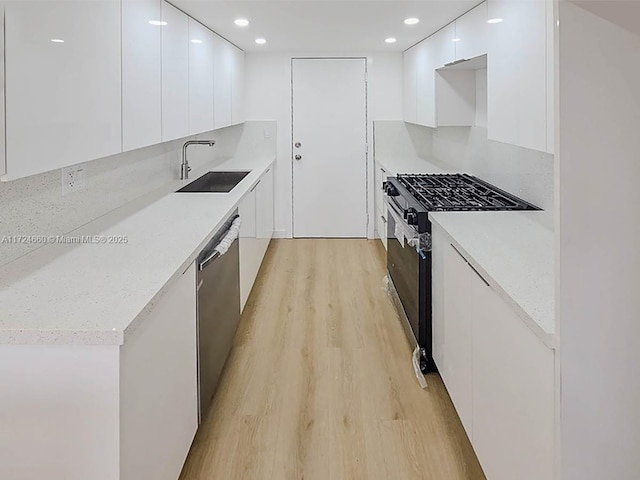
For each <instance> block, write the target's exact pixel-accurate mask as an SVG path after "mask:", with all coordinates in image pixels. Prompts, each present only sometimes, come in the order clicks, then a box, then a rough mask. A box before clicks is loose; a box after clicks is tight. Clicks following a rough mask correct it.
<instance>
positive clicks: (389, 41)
mask: <svg viewBox="0 0 640 480" xmlns="http://www.w3.org/2000/svg"><path fill="white" fill-rule="evenodd" d="M384 41H385V42H386V43H396V39H395V38H393V37H389V38H385V39H384Z"/></svg>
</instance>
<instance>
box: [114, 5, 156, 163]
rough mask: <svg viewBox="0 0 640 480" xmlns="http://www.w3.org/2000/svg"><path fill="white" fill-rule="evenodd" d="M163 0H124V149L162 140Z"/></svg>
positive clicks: (131, 148) (152, 143) (144, 145)
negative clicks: (161, 0)
mask: <svg viewBox="0 0 640 480" xmlns="http://www.w3.org/2000/svg"><path fill="white" fill-rule="evenodd" d="M161 21H162V11H161V2H160V0H122V149H123V150H124V151H127V150H133V149H136V148H140V147H146V146H148V145H154V144H157V143H160V142H161V141H162V112H161V104H162V28H163V27H162V25H161Z"/></svg>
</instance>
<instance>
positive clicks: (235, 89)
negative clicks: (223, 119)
mask: <svg viewBox="0 0 640 480" xmlns="http://www.w3.org/2000/svg"><path fill="white" fill-rule="evenodd" d="M231 61H232V67H231V123H232V125H237V124H239V123H243V122H244V117H245V114H244V52H243V51H242V50H240V49H239V48H237V47H235V46H234V45H231Z"/></svg>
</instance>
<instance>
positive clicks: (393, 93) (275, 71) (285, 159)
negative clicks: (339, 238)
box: [245, 53, 402, 237]
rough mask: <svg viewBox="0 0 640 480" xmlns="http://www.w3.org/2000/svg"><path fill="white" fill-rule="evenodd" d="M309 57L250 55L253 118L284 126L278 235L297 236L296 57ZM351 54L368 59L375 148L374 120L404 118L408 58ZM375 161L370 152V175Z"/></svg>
mask: <svg viewBox="0 0 640 480" xmlns="http://www.w3.org/2000/svg"><path fill="white" fill-rule="evenodd" d="M305 56H307V55H301V54H295V55H293V54H290V53H247V54H246V57H245V81H246V85H245V95H246V117H247V120H276V121H277V123H278V139H277V150H278V160H277V165H278V168H277V170H276V171H277V176H276V178H275V189H276V199H275V202H276V213H275V228H276V232H275V236H276V237H291V236H292V185H291V182H292V165H291V58H292V57H305ZM308 56H314V57H323V56H327V57H329V56H334V55H331V54H327V55H317V54H314V55H308ZM339 56H344V55H339ZM351 56H359V57H367V69H368V73H369V90H368V107H367V108H368V118H369V143H370V145H373V139H372V135H373V129H372V121H373V120H400V119H402V54H400V53H393V54H391V53H389V54H388V53H379V54H370V55H368V54H363V55H360V54H354V55H351ZM370 152H371V149H370ZM372 161H373V155H372V154H371V153H370V155H369V172H370V173H371V174H372V172H373V167H372V165H373V164H372ZM336 173H339V172H336ZM369 211H370V212H372V211H373V192H371V191H370V192H369ZM369 236H373V222H372V223H371V225H369Z"/></svg>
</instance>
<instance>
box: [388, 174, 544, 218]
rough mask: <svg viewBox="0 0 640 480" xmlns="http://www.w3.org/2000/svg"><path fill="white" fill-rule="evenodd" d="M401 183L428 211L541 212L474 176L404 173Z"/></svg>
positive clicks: (401, 176)
mask: <svg viewBox="0 0 640 480" xmlns="http://www.w3.org/2000/svg"><path fill="white" fill-rule="evenodd" d="M397 179H398V182H399V183H400V184H401V185H403V186H404V187H405V188H406V189H407V190H408V191H409V193H410V194H411V195H412V196H413V197H414V198H415V199H416V201H418V202H419V203H420V204H422V205H423V206H424V207H425V208H426V209H427V210H428V211H432V212H438V211H449V210H460V211H467V210H539V208H538V207H536V206H534V205H531V204H530V203H527V202H525V201H524V200H522V199H520V198H518V197H516V196H514V195H511V194H510V193H507V192H505V191H504V190H500V189H499V188H497V187H494V186H493V185H491V184H490V183H487V182H485V181H483V180H480V179H479V178H476V177H474V176H471V175H467V174H461V173H455V174H417V175H412V174H404V175H398V176H397Z"/></svg>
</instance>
